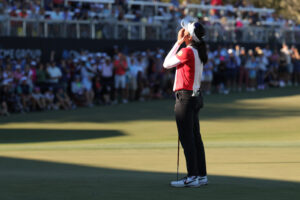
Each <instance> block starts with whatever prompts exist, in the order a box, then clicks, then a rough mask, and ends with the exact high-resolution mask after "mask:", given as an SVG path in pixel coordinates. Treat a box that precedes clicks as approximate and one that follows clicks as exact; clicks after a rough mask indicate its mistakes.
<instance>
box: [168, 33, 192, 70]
mask: <svg viewBox="0 0 300 200" xmlns="http://www.w3.org/2000/svg"><path fill="white" fill-rule="evenodd" d="M187 36H188V35H185V34H184V29H183V28H182V29H180V30H179V32H178V35H177V42H176V43H175V45H174V46H173V48H172V49H171V51H170V52H169V53H168V55H167V57H166V58H165V61H164V64H163V66H164V68H166V69H170V68H172V67H176V66H177V65H178V64H180V60H179V59H178V58H177V57H176V53H177V51H178V49H179V47H180V45H181V44H182V43H183V42H184V39H185V38H186V37H187Z"/></svg>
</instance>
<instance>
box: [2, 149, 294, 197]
mask: <svg viewBox="0 0 300 200" xmlns="http://www.w3.org/2000/svg"><path fill="white" fill-rule="evenodd" d="M99 156H101V155H99ZM120 167H122V166H120ZM175 177H176V175H175V174H174V173H157V172H144V171H130V170H119V169H109V168H101V167H88V166H82V165H74V164H64V163H55V162H45V161H37V160H27V159H16V158H9V157H0V199H1V200H10V199H22V200H29V199H30V200H31V199H46V200H47V199H49V200H53V199H55V200H60V199H64V200H65V199H70V200H71V199H72V200H77V199H78V200H79V199H80V200H81V199H89V200H93V199H97V200H98V199H106V200H110V199H117V200H119V199H130V200H141V199H143V200H152V199H172V200H176V199H180V200H182V199H209V200H220V199H222V200H227V199H228V200H235V199H236V200H241V199H242V200H253V199H256V200H257V199H263V200H266V199H272V200H277V199H278V200H282V199H290V200H296V199H299V198H300V193H299V188H300V183H297V182H288V181H275V180H264V179H254V178H242V177H229V176H217V175H210V176H209V181H210V184H209V185H208V186H203V187H201V188H171V187H170V186H169V181H170V180H172V179H175Z"/></svg>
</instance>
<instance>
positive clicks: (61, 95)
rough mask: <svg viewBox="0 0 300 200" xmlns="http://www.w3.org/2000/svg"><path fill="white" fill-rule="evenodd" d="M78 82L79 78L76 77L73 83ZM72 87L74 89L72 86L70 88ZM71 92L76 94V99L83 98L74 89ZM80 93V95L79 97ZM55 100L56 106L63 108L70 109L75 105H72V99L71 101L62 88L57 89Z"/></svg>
mask: <svg viewBox="0 0 300 200" xmlns="http://www.w3.org/2000/svg"><path fill="white" fill-rule="evenodd" d="M78 83H79V84H80V79H77V80H76V83H75V84H78ZM72 86H73V85H72ZM74 87H77V86H74ZM72 89H74V88H72ZM77 89H78V88H77ZM75 90H76V89H75ZM82 90H83V89H82ZM73 94H75V95H76V97H75V98H76V100H79V101H81V100H82V99H83V98H84V96H83V95H81V94H80V93H79V92H78V91H74V92H73ZM80 95H81V97H79V96H80ZM56 101H57V103H56V105H57V107H58V108H62V109H64V110H70V109H72V108H75V106H73V107H72V101H71V99H70V97H69V96H68V95H67V93H66V92H65V91H64V89H63V88H59V89H58V92H57V93H56ZM78 104H80V103H78Z"/></svg>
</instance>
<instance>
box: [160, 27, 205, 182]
mask: <svg viewBox="0 0 300 200" xmlns="http://www.w3.org/2000/svg"><path fill="white" fill-rule="evenodd" d="M181 26H182V29H181V30H180V31H179V32H178V37H177V42H176V43H175V45H174V47H173V48H172V49H171V51H170V52H169V53H168V55H167V57H166V58H165V61H164V64H163V66H164V68H167V69H170V68H173V67H176V74H175V81H174V87H173V90H174V91H175V96H176V103H175V116H176V124H177V129H178V134H179V139H180V142H181V145H182V147H183V149H184V155H185V159H186V166H187V172H188V174H187V176H186V177H185V178H183V179H181V180H177V181H172V182H171V186H173V187H199V186H201V185H206V184H207V177H206V163H205V152H204V146H203V142H202V139H201V135H200V127H199V119H198V113H199V110H200V108H202V107H203V99H202V94H201V91H200V85H201V76H202V71H203V65H204V64H205V63H206V62H207V53H206V44H205V42H204V41H203V37H204V35H205V29H204V28H203V26H202V25H201V24H200V23H198V22H194V23H186V22H184V21H182V22H181ZM183 42H185V44H186V48H182V49H181V50H180V51H179V52H178V53H177V51H178V49H179V47H180V45H181V44H182V43H183ZM176 53H177V54H176Z"/></svg>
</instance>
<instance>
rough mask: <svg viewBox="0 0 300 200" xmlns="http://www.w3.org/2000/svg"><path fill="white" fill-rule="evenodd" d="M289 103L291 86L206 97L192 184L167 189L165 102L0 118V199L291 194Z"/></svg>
mask: <svg viewBox="0 0 300 200" xmlns="http://www.w3.org/2000/svg"><path fill="white" fill-rule="evenodd" d="M299 101H300V88H285V89H272V90H268V91H265V92H256V93H239V94H231V95H228V96H224V95H212V96H206V97H205V108H204V109H203V110H201V112H200V126H201V133H202V137H203V140H204V143H205V147H206V154H207V167H208V173H209V181H210V185H209V186H207V187H203V188H197V189H188V188H187V189H179V190H178V189H174V188H170V187H169V186H168V183H169V181H170V180H172V179H174V178H176V151H177V147H176V145H177V130H176V125H175V121H174V116H173V108H174V101H173V100H157V101H151V102H135V103H130V104H127V105H116V106H108V107H94V108H80V109H78V110H72V111H53V112H44V113H29V114H24V115H17V114H16V115H12V116H10V117H8V118H0V199H1V200H2V199H4V200H6V199H182V198H190V199H199V198H207V199H254V198H255V199H299V198H300V193H299V188H300V174H299V169H300V157H299V154H300V104H299ZM183 158H184V156H183V154H182V152H181V155H180V159H181V162H180V172H181V173H182V174H181V175H184V174H185V161H184V159H183Z"/></svg>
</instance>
